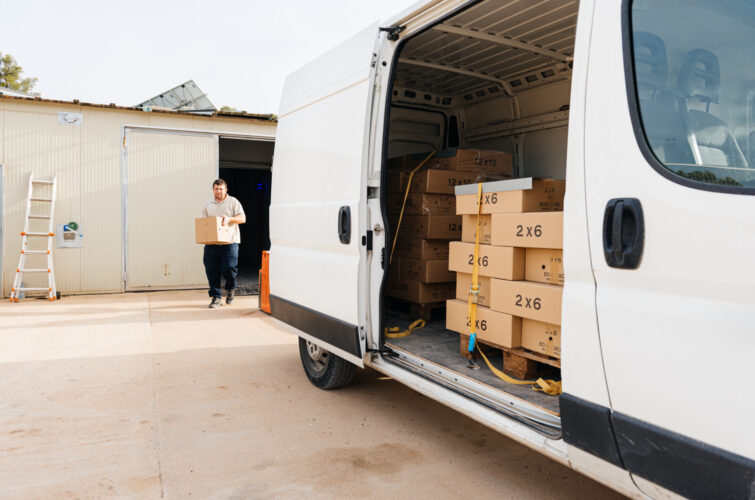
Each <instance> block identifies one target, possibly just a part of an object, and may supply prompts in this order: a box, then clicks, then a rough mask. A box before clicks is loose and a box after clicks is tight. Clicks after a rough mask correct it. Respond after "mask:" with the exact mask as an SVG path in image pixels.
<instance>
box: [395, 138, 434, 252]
mask: <svg viewBox="0 0 755 500" xmlns="http://www.w3.org/2000/svg"><path fill="white" fill-rule="evenodd" d="M435 152H436V150H433V151H432V152H431V153H430V154H429V155H427V156H426V157H425V159H424V160H422V161H421V162H420V164H419V165H417V166H416V167H415V168H414V170H412V171H411V172H410V173H409V180H408V181H407V182H406V191H405V192H404V202H403V203H402V204H401V212H400V213H399V216H398V224H396V232H395V233H394V234H393V245H391V255H390V256H388V263H389V264H390V263H391V262H393V251H394V250H395V249H396V240H398V231H399V229H400V228H401V220H402V219H403V218H404V208H405V207H406V199H407V198H408V197H409V188H411V186H412V177H414V172H416V171H417V170H419V169H420V168H422V165H424V164H425V163H427V160H429V159H430V158H432V157H433V155H434V154H435Z"/></svg>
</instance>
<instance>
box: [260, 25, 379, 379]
mask: <svg viewBox="0 0 755 500" xmlns="http://www.w3.org/2000/svg"><path fill="white" fill-rule="evenodd" d="M377 40H378V25H377V23H376V24H374V25H372V26H370V27H369V28H367V29H365V30H363V31H362V32H360V33H358V34H357V35H355V36H353V37H352V38H351V39H349V40H347V41H346V42H344V43H343V44H341V45H339V46H338V47H336V48H334V49H332V50H331V51H329V52H327V53H326V54H324V55H323V56H321V57H319V58H318V59H316V60H314V61H312V62H311V63H309V64H307V65H306V66H305V67H303V68H302V69H300V70H298V71H297V72H295V73H293V74H292V75H290V76H289V77H288V78H287V79H286V82H285V85H284V89H283V97H282V99H281V105H280V111H279V118H278V129H277V134H276V135H277V136H276V141H275V154H274V158H273V176H272V198H271V204H270V241H271V247H270V264H269V265H270V308H271V314H272V316H273V317H275V318H276V319H278V320H280V321H281V322H283V323H285V324H287V325H289V327H293V332H294V333H296V334H297V335H299V336H300V337H303V338H305V339H307V340H309V341H311V342H313V343H316V344H317V345H318V346H320V347H323V348H325V349H327V350H328V351H329V352H332V353H334V354H336V355H338V356H340V357H341V358H343V359H345V360H347V361H350V362H351V363H354V364H356V365H358V366H363V365H362V357H363V355H364V352H365V331H364V326H365V318H366V314H367V313H366V311H365V307H366V303H367V302H366V289H365V287H366V265H365V260H366V252H367V248H366V246H363V241H362V236H363V235H365V234H366V232H365V229H366V224H367V222H366V219H367V213H366V210H367V174H366V166H365V163H366V161H367V145H368V125H369V112H368V110H369V109H370V107H371V106H370V102H371V100H372V89H373V79H374V75H375V67H374V61H375V56H374V54H375V53H376V52H375V48H376V43H377Z"/></svg>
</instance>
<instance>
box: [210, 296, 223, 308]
mask: <svg viewBox="0 0 755 500" xmlns="http://www.w3.org/2000/svg"><path fill="white" fill-rule="evenodd" d="M222 305H223V304H222V303H221V302H220V299H219V298H217V297H213V298H212V302H210V306H209V307H210V309H215V308H216V307H220V306H222Z"/></svg>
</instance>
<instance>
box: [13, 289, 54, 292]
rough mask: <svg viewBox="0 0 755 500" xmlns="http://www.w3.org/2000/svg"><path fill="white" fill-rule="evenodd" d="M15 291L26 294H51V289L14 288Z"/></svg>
mask: <svg viewBox="0 0 755 500" xmlns="http://www.w3.org/2000/svg"><path fill="white" fill-rule="evenodd" d="M14 290H17V291H24V292H49V291H50V288H14Z"/></svg>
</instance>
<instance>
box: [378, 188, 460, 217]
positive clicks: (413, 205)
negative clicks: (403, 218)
mask: <svg viewBox="0 0 755 500" xmlns="http://www.w3.org/2000/svg"><path fill="white" fill-rule="evenodd" d="M386 204H387V208H388V213H392V214H398V213H401V206H402V205H403V206H404V215H456V199H455V197H454V196H453V195H450V194H435V193H410V194H409V196H407V197H406V204H404V194H403V193H401V194H397V195H395V196H391V197H390V198H388V200H387V203H386Z"/></svg>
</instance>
